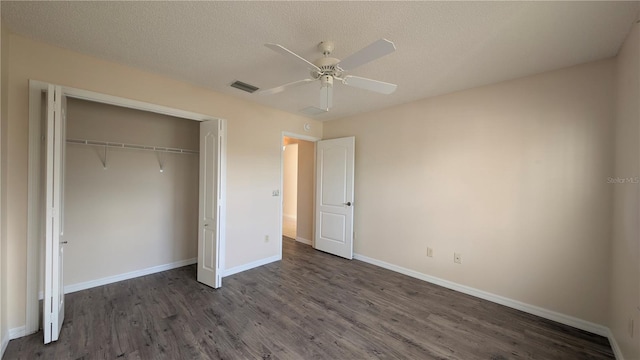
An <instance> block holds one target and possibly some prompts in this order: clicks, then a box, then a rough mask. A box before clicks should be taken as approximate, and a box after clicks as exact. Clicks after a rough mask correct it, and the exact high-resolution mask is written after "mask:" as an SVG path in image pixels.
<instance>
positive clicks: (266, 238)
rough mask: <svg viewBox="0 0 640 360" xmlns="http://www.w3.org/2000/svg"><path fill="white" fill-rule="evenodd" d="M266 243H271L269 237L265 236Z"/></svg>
mask: <svg viewBox="0 0 640 360" xmlns="http://www.w3.org/2000/svg"><path fill="white" fill-rule="evenodd" d="M264 242H266V243H268V242H269V235H265V236H264Z"/></svg>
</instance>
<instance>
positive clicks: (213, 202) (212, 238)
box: [198, 120, 225, 288]
mask: <svg viewBox="0 0 640 360" xmlns="http://www.w3.org/2000/svg"><path fill="white" fill-rule="evenodd" d="M224 150H225V149H224V121H223V120H209V121H203V122H201V123H200V210H199V220H198V281H199V282H201V283H203V284H205V285H208V286H211V287H213V288H219V287H220V286H221V285H222V271H221V270H222V261H221V259H222V258H223V253H224V249H223V248H222V246H221V243H222V242H221V239H222V238H223V237H224V207H223V205H224Z"/></svg>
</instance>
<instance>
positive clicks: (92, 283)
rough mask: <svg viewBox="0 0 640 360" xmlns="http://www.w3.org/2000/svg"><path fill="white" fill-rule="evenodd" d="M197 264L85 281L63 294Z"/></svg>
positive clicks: (178, 263) (178, 264)
mask: <svg viewBox="0 0 640 360" xmlns="http://www.w3.org/2000/svg"><path fill="white" fill-rule="evenodd" d="M197 262H198V258H191V259H186V260H180V261H176V262H172V263H169V264H163V265H158V266H153V267H150V268H146V269H140V270H135V271H131V272H128V273H124V274H119V275H113V276H107V277H103V278H100V279H96V280H91V281H85V282H81V283H77V284H71V285H66V286H65V287H64V293H65V294H69V293H73V292H76V291H80V290H86V289H90V288H94V287H96V286H102V285H107V284H111V283H114V282H118V281H123V280H129V279H133V278H137V277H140V276H145V275H150V274H155V273H158V272H161V271H167V270H171V269H175V268H179V267H183V266H187V265H191V264H195V263H197ZM40 299H42V295H41V296H40Z"/></svg>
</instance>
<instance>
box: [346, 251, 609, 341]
mask: <svg viewBox="0 0 640 360" xmlns="http://www.w3.org/2000/svg"><path fill="white" fill-rule="evenodd" d="M353 258H354V259H356V260H360V261H364V262H366V263H369V264H372V265H376V266H379V267H382V268H385V269H387V270H391V271H395V272H398V273H401V274H404V275H407V276H411V277H413V278H416V279H420V280H423V281H426V282H429V283H432V284H436V285H440V286H442V287H445V288H447V289H451V290H455V291H458V292H461V293H464V294H467V295H471V296H475V297H477V298H480V299H484V300H488V301H491V302H494V303H497V304H500V305H504V306H507V307H510V308H513V309H517V310H520V311H524V312H526V313H529V314H533V315H537V316H540V317H542V318H545V319H549V320H553V321H556V322H559V323H561V324H565V325H569V326H572V327H574V328H578V329H581V330H584V331H588V332H591V333H594V334H597V335H600V336H604V337H608V336H609V334H610V333H611V332H610V331H609V329H608V328H607V327H605V326H602V325H598V324H595V323H592V322H589V321H585V320H582V319H578V318H576V317H573V316H569V315H565V314H561V313H558V312H555V311H552V310H548V309H544V308H541V307H538V306H535V305H530V304H527V303H523V302H520V301H517V300H513V299H509V298H506V297H504V296H500V295H496V294H492V293H488V292H486V291H482V290H478V289H475V288H472V287H469V286H466V285H461V284H458V283H454V282H452V281H449V280H444V279H440V278H438V277H435V276H431V275H427V274H423V273H421V272H417V271H414V270H410V269H407V268H403V267H401V266H397V265H393V264H390V263H387V262H384V261H381V260H376V259H373V258H370V257H367V256H364V255H360V254H353Z"/></svg>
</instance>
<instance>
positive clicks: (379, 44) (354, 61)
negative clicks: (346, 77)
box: [338, 39, 396, 70]
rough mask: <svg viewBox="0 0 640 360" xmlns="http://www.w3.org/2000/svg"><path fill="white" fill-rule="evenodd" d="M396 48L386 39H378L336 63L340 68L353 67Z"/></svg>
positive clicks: (389, 52) (347, 68)
mask: <svg viewBox="0 0 640 360" xmlns="http://www.w3.org/2000/svg"><path fill="white" fill-rule="evenodd" d="M395 50H396V46H395V45H394V44H393V43H392V42H391V41H389V40H387V39H380V40H378V41H376V42H374V43H372V44H370V45H369V46H367V47H365V48H363V49H361V50H359V51H357V52H356V53H354V54H351V55H350V56H348V57H347V58H346V59H343V60H342V61H340V62H339V63H338V66H339V67H340V68H341V69H342V70H351V69H355V68H357V67H358V66H360V65H364V64H366V63H368V62H369V61H373V60H375V59H377V58H380V57H383V56H385V55H387V54H391V53H392V52H394V51H395Z"/></svg>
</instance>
